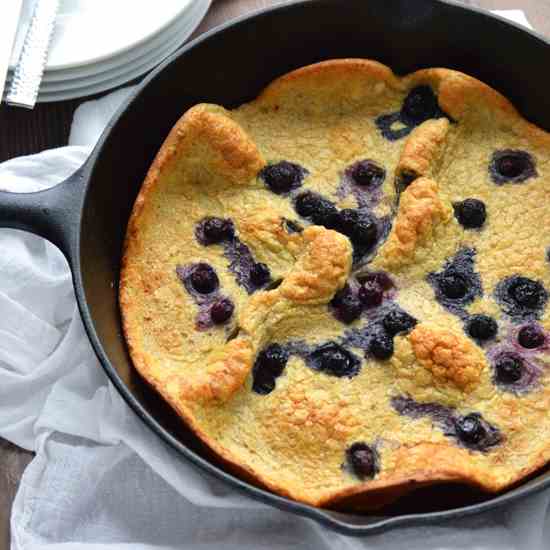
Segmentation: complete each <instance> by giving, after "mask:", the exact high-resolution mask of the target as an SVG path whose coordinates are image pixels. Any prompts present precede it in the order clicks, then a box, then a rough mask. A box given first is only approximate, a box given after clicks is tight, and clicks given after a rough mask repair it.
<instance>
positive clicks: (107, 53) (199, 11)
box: [8, 0, 211, 102]
mask: <svg viewBox="0 0 550 550" xmlns="http://www.w3.org/2000/svg"><path fill="white" fill-rule="evenodd" d="M8 1H9V0H8ZM210 2H211V0H156V1H150V0H62V1H61V6H60V9H59V15H58V18H57V20H56V27H55V32H54V36H53V39H52V44H51V48H50V51H49V54H48V62H47V64H46V69H45V72H44V78H43V80H42V84H41V87H40V93H39V95H38V101H39V102H49V101H62V100H66V99H73V98H76V97H84V96H88V95H92V94H97V93H99V92H103V91H105V90H108V89H110V88H114V87H116V86H120V85H121V84H124V83H125V82H128V81H130V80H133V79H134V78H137V77H138V76H141V75H143V74H145V73H146V72H147V71H149V70H151V69H152V68H153V67H155V66H156V65H158V64H159V63H160V62H161V61H162V60H163V59H165V58H166V57H167V56H168V55H170V54H171V53H173V52H174V51H175V50H176V49H177V48H178V47H180V46H181V45H182V44H183V42H185V40H187V38H189V36H190V35H191V34H192V32H193V31H194V30H195V29H196V28H197V26H198V24H199V23H200V22H201V20H202V19H203V17H204V16H205V14H206V12H207V11H208V8H209V7H210ZM32 7H33V0H26V2H25V5H24V9H23V14H22V18H21V24H20V25H19V30H20V32H19V33H18V36H17V39H16V46H15V48H14V52H13V56H12V67H11V69H13V66H14V65H15V62H16V61H17V55H18V52H19V51H20V47H21V44H22V41H23V38H24V31H25V29H26V28H27V27H28V23H29V20H30V17H31V16H32ZM8 78H9V77H8Z"/></svg>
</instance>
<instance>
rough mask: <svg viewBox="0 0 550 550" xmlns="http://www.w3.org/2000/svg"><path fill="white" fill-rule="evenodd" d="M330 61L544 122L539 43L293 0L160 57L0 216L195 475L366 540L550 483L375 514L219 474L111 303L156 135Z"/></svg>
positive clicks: (500, 28) (452, 18)
mask: <svg viewBox="0 0 550 550" xmlns="http://www.w3.org/2000/svg"><path fill="white" fill-rule="evenodd" d="M338 57H367V58H373V59H377V60H379V61H381V62H383V63H385V64H387V65H389V66H390V67H392V68H393V69H394V71H396V72H398V73H406V72H409V71H413V70H416V69H419V68H422V67H434V66H444V67H449V68H454V69H458V70H462V71H464V72H466V73H469V74H471V75H473V76H476V77H477V78H479V79H481V80H483V81H485V82H487V83H488V84H490V85H492V86H493V87H495V88H496V89H497V90H500V91H501V92H502V93H504V94H505V95H506V96H508V97H509V98H510V99H511V100H512V101H513V102H514V103H515V105H516V106H517V107H518V108H519V110H520V111H521V112H522V113H523V114H524V116H526V117H527V118H528V119H529V120H531V121H533V122H535V123H536V124H538V125H539V126H542V127H543V128H546V129H547V130H550V94H548V93H547V90H546V89H545V88H544V87H543V86H541V85H540V82H541V81H540V74H541V73H542V72H543V71H544V70H545V68H546V67H547V66H548V63H549V62H550V44H549V43H548V42H546V41H544V40H543V39H542V38H540V37H538V36H536V35H534V34H532V33H530V32H527V31H525V30H523V29H521V28H519V27H517V26H515V25H513V24H510V23H508V22H505V21H504V20H502V19H499V18H496V17H493V16H491V15H489V14H487V13H483V12H480V11H477V10H474V9H471V8H466V7H464V6H461V5H458V4H455V3H452V2H444V1H438V0H415V1H414V2H412V1H410V0H384V2H365V1H364V0H346V1H345V2H343V1H342V0H315V1H308V2H294V3H290V4H284V5H280V6H278V7H275V8H271V9H267V10H265V11H262V12H259V13H256V14H255V15H252V16H250V17H245V18H242V19H240V20H236V21H234V22H231V23H229V24H226V25H224V26H222V27H219V28H218V29H216V30H214V31H212V32H210V33H207V34H206V35H204V36H201V37H200V38H198V39H197V40H195V41H194V42H192V43H190V44H188V45H187V46H185V47H184V48H182V49H181V50H180V51H179V52H178V53H176V54H174V55H173V56H172V57H170V58H169V59H168V60H167V61H166V62H165V63H164V64H163V65H162V66H160V67H159V68H158V69H157V70H155V71H154V72H153V73H152V74H150V75H149V77H148V78H146V79H145V81H144V82H143V83H142V85H141V86H140V87H139V88H138V89H137V91H136V92H135V93H134V94H133V96H132V97H131V98H130V99H128V100H127V101H126V103H125V105H123V107H122V108H121V109H120V110H119V112H118V114H117V115H116V116H115V117H114V118H113V120H112V121H111V123H110V124H109V126H108V128H107V129H106V130H105V132H104V134H103V136H102V137H101V139H100V141H99V143H98V144H97V146H96V147H95V149H94V151H93V153H92V155H91V157H90V158H89V160H88V161H87V162H86V164H85V165H84V166H83V167H82V168H81V169H80V170H78V171H77V172H76V173H75V174H74V175H73V176H71V177H70V178H69V179H68V180H67V181H65V182H64V183H61V184H60V185H58V186H57V187H55V188H52V189H50V190H47V191H43V192H39V193H33V194H10V193H0V225H2V226H4V227H13V228H18V229H24V230H27V231H31V232H33V233H36V234H38V235H41V236H43V237H45V238H47V239H49V240H50V241H51V242H53V243H54V244H56V245H57V246H58V247H59V248H60V249H61V250H62V251H63V253H64V254H65V256H66V257H67V259H68V261H69V264H70V266H71V269H72V273H73V280H74V287H75V291H76V296H77V299H78V304H79V307H80V311H81V314H82V318H83V320H84V324H85V326H86V330H87V332H88V335H89V337H90V340H91V342H92V345H93V347H94V349H95V352H96V353H97V355H98V357H99V359H100V361H101V364H102V365H103V368H104V369H105V371H106V372H107V374H108V375H109V377H110V378H111V380H112V381H113V383H114V385H115V386H116V388H117V389H118V391H119V392H120V393H121V394H122V396H123V397H124V398H125V399H126V401H127V402H128V404H129V405H130V406H131V407H132V408H133V409H134V411H135V412H136V413H137V414H138V415H139V416H140V417H141V418H142V420H143V421H144V422H145V423H146V424H147V425H148V426H149V427H150V428H151V429H152V430H153V431H154V432H155V433H156V434H158V436H160V437H161V438H162V439H163V440H164V441H165V442H166V443H168V445H170V446H171V447H173V448H174V449H175V450H176V451H177V452H179V453H180V454H181V455H182V456H183V457H185V458H186V459H187V460H189V461H191V462H192V463H193V464H195V465H196V466H198V467H199V468H200V469H202V470H203V471H204V472H208V473H209V474H213V475H214V476H216V477H217V478H219V479H222V480H224V481H225V482H227V483H228V484H229V485H232V486H234V487H237V488H239V489H241V490H243V491H245V492H246V493H248V494H249V495H251V496H252V497H254V498H256V499H258V500H261V501H263V502H265V503H268V504H271V505H273V506H275V507H277V508H280V509H283V510H287V511H289V512H293V513H296V514H300V515H303V516H308V517H310V518H313V519H315V520H317V521H319V522H320V523H322V524H324V525H326V526H328V527H330V528H332V529H334V530H336V531H340V532H342V533H346V534H352V535H367V534H372V533H374V532H380V531H383V530H387V529H389V528H396V527H398V526H402V525H411V524H421V523H422V524H427V523H435V522H436V521H441V520H443V519H450V518H458V517H461V516H465V515H468V514H473V513H478V512H481V511H483V510H489V509H492V508H496V507H498V506H501V505H503V504H504V503H509V502H511V501H513V500H517V499H519V498H522V497H525V496H527V495H529V494H533V493H535V492H537V491H540V490H542V489H543V488H544V487H550V471H548V470H547V471H546V472H539V474H538V475H536V476H533V477H532V478H531V479H530V480H528V481H527V482H526V483H524V484H523V485H521V486H519V487H517V488H514V489H512V490H510V491H508V492H506V493H505V494H502V495H499V496H495V497H493V498H491V497H490V496H487V495H485V496H482V495H479V494H475V493H474V492H473V491H470V490H466V489H461V490H460V489H456V490H453V489H452V488H449V487H445V488H443V489H441V488H439V489H435V490H432V491H429V492H428V493H426V494H424V495H423V496H422V498H420V497H419V496H418V495H416V496H414V497H412V498H409V499H408V500H407V498H405V499H404V500H403V501H402V502H401V504H400V505H399V507H395V508H394V509H390V510H389V511H388V512H384V513H383V514H380V515H376V516H358V515H351V514H347V513H340V512H334V511H327V510H320V509H316V508H313V507H310V506H305V505H303V504H299V503H296V502H293V501H290V500H288V499H286V498H282V497H279V496H276V495H273V494H271V493H269V492H267V491H264V490H262V489H259V488H257V487H254V486H252V485H250V484H248V483H245V482H243V481H241V480H239V479H237V478H235V477H233V476H232V475H230V474H228V473H227V472H225V471H223V469H222V468H221V467H220V466H219V465H217V464H216V462H215V461H214V460H213V459H212V457H211V456H210V455H209V454H208V452H207V451H206V450H205V449H204V448H203V447H202V446H201V445H200V443H199V442H198V441H197V440H196V438H194V437H193V435H192V434H191V433H190V432H189V431H187V430H186V429H185V427H184V426H182V423H181V422H179V420H178V419H177V418H176V417H175V415H174V414H173V413H172V412H171V410H170V409H169V408H168V407H167V406H166V405H165V404H164V403H163V402H162V400H161V399H160V398H159V397H157V395H156V394H154V393H153V392H152V391H151V390H149V389H148V388H147V386H146V385H145V383H144V382H142V381H141V380H140V379H139V378H138V377H137V375H136V374H135V372H134V370H133V368H132V365H131V362H130V359H129V357H128V355H127V352H126V347H125V343H124V339H123V336H122V332H121V326H120V319H119V309H118V301H117V282H118V276H119V265H120V255H121V248H122V243H123V239H124V233H125V230H126V224H127V221H128V217H129V214H130V211H131V208H132V204H133V202H134V199H135V197H136V194H137V192H138V190H139V187H140V184H141V182H142V181H143V178H144V175H145V173H146V171H147V169H148V167H149V165H150V163H151V161H152V160H153V157H154V155H155V153H156V152H157V150H158V149H159V147H160V145H161V143H162V141H163V139H164V138H165V136H166V135H167V133H168V131H169V130H170V128H171V127H172V125H173V124H174V123H175V122H176V120H177V119H178V118H179V117H180V115H181V114H182V113H183V112H184V111H185V110H186V109H188V108H189V107H191V106H192V105H194V104H195V103H198V102H202V101H207V102H213V103H220V104H222V105H225V106H226V107H232V106H236V105H238V104H240V103H242V102H245V101H248V100H250V99H253V98H254V97H255V96H256V95H257V94H258V92H259V91H260V90H261V89H262V87H263V86H265V85H266V84H267V83H268V82H270V81H271V80H272V79H273V78H275V77H276V76H278V75H281V74H283V73H285V72H287V71H289V70H291V69H295V68H297V67H300V66H302V65H306V64H309V63H313V62H316V61H320V60H323V59H329V58H338ZM423 502H425V503H427V505H424V504H422V503H423Z"/></svg>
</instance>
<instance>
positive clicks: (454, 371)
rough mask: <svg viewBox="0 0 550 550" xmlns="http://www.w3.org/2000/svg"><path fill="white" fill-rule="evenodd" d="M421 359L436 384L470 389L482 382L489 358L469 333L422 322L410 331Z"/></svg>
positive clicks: (465, 390) (414, 348)
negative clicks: (486, 357)
mask: <svg viewBox="0 0 550 550" xmlns="http://www.w3.org/2000/svg"><path fill="white" fill-rule="evenodd" d="M410 341H411V344H412V349H413V351H414V355H415V357H416V359H417V361H418V362H419V363H420V364H421V365H422V366H423V367H424V368H425V369H427V370H429V371H430V372H431V373H432V375H433V378H434V384H435V385H436V386H437V385H439V384H454V385H455V386H457V387H458V388H460V389H461V390H462V391H463V392H470V391H471V390H472V389H473V388H474V387H475V385H476V384H477V383H479V380H480V377H481V373H482V371H483V369H484V368H485V360H484V358H483V355H482V353H481V351H480V350H479V348H477V347H476V346H475V345H474V344H473V343H472V342H471V341H469V340H468V339H467V338H466V337H465V336H462V335H459V334H456V333H454V332H451V331H449V330H445V329H438V328H435V327H430V326H427V325H424V324H423V325H419V326H417V327H415V329H414V330H413V331H412V332H411V334H410Z"/></svg>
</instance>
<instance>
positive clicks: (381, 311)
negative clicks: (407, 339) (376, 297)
mask: <svg viewBox="0 0 550 550" xmlns="http://www.w3.org/2000/svg"><path fill="white" fill-rule="evenodd" d="M367 315H368V321H367V323H366V324H365V325H363V326H362V327H359V328H350V329H349V330H347V331H346V332H345V333H344V337H343V339H342V343H343V345H346V346H350V347H353V348H358V349H361V350H363V353H364V355H365V357H366V358H374V359H376V360H378V361H386V360H387V359H389V358H390V357H391V356H392V355H393V352H394V338H395V337H396V336H397V335H400V334H408V333H409V332H410V331H411V330H412V329H413V328H414V327H415V326H416V324H417V320H416V319H415V318H414V317H413V316H412V315H410V314H409V313H407V312H406V311H404V310H403V309H401V308H400V307H398V306H397V305H396V304H395V303H393V302H388V303H385V304H383V305H382V306H380V307H378V308H376V309H373V310H371V311H370V312H368V313H367Z"/></svg>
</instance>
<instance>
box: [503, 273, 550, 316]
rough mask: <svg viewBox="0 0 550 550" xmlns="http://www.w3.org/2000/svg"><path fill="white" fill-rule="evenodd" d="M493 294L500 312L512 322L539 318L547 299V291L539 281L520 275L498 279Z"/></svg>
mask: <svg viewBox="0 0 550 550" xmlns="http://www.w3.org/2000/svg"><path fill="white" fill-rule="evenodd" d="M494 296H495V299H496V302H497V304H499V306H500V308H501V310H502V312H503V313H504V314H505V315H507V316H508V317H510V319H511V320H512V322H514V323H521V322H522V321H526V320H534V319H539V318H540V316H541V315H542V312H543V311H544V308H545V306H546V302H547V301H548V292H547V291H546V289H545V288H544V286H543V284H542V283H541V282H540V281H535V280H533V279H529V278H527V277H523V276H521V275H512V276H510V277H506V278H505V279H503V280H502V281H500V282H499V283H498V285H497V286H496V288H495V292H494Z"/></svg>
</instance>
